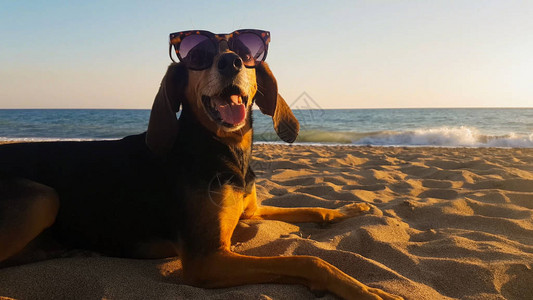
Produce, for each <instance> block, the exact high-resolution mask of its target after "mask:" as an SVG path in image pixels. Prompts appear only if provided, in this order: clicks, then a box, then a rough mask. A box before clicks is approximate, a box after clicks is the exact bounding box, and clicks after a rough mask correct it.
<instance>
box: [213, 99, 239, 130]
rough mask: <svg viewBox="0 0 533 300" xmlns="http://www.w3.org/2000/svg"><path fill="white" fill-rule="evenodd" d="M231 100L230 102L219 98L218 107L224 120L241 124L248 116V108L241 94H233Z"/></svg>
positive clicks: (233, 123) (232, 123)
mask: <svg viewBox="0 0 533 300" xmlns="http://www.w3.org/2000/svg"><path fill="white" fill-rule="evenodd" d="M230 100H231V101H230V103H227V102H224V101H222V100H221V99H217V101H216V108H217V110H218V112H219V113H220V117H221V118H222V120H224V122H226V123H228V124H231V125H237V124H240V123H242V122H243V121H244V118H245V117H246V108H245V107H244V104H243V103H242V99H241V96H239V95H231V96H230Z"/></svg>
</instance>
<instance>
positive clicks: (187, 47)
mask: <svg viewBox="0 0 533 300" xmlns="http://www.w3.org/2000/svg"><path fill="white" fill-rule="evenodd" d="M216 52H217V51H216V46H215V45H214V44H213V42H212V41H211V40H210V39H209V38H208V37H206V36H204V35H199V34H197V35H189V36H186V37H185V38H183V40H182V41H181V43H180V46H179V56H180V57H181V59H182V60H183V62H185V63H186V64H187V65H188V66H189V67H190V68H193V69H203V68H208V67H209V66H210V65H211V64H212V63H213V57H215V55H216Z"/></svg>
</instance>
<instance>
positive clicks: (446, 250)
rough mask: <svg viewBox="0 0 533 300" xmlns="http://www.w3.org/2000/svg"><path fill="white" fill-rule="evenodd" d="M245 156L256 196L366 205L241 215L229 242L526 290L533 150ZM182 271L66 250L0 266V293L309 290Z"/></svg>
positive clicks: (451, 291)
mask: <svg viewBox="0 0 533 300" xmlns="http://www.w3.org/2000/svg"><path fill="white" fill-rule="evenodd" d="M253 164H254V167H255V170H256V173H257V175H258V181H257V185H258V187H257V189H258V198H259V200H260V201H262V203H263V204H267V205H274V206H282V207H296V206H319V207H327V208H336V207H341V206H343V205H346V204H348V203H351V202H353V201H356V202H359V201H364V202H367V203H369V204H371V205H372V207H373V208H372V210H371V211H370V212H369V213H367V214H364V215H361V216H357V217H354V218H351V219H348V220H345V221H342V222H340V223H337V224H332V225H328V226H325V227H324V226H320V225H317V224H288V223H283V222H279V221H242V222H241V223H240V224H239V225H238V228H237V229H236V232H235V235H234V238H233V242H234V246H233V248H234V250H235V251H236V252H238V253H243V254H248V255H257V256H273V255H295V254H302V255H315V256H319V257H321V258H323V259H325V260H327V261H329V262H330V263H332V264H334V265H335V266H337V267H339V268H340V269H342V270H343V271H345V272H346V273H348V274H350V275H351V276H353V277H355V278H356V279H358V280H360V281H362V282H363V283H365V284H368V285H370V286H373V287H379V288H382V289H385V290H386V291H389V292H392V293H395V294H399V295H402V296H404V297H405V298H407V299H484V300H485V299H533V149H490V148H482V149H479V148H478V149H463V148H461V149H454V148H382V147H348V146H339V147H311V146H299V145H296V146H285V145H255V146H254V163H253ZM180 270H181V264H180V261H179V259H177V258H173V259H165V260H132V259H121V258H110V257H98V256H92V257H86V256H79V255H75V256H74V257H70V258H62V259H54V260H48V261H44V262H38V263H33V264H27V265H23V266H17V267H10V268H5V269H0V296H5V297H12V298H17V299H37V298H41V299H58V298H65V299H96V298H105V299H141V298H142V299H183V298H191V299H204V298H216V299H309V298H314V297H315V295H314V294H312V293H311V292H309V291H308V290H307V289H306V288H305V287H303V286H298V285H273V284H261V285H248V286H241V287H233V288H226V289H216V290H206V289H199V288H195V287H191V286H187V285H183V284H182V283H181V282H182V279H181V272H180ZM0 298H2V297H0ZM334 298H335V297H334V296H332V295H330V294H327V295H326V296H325V297H324V298H322V299H334Z"/></svg>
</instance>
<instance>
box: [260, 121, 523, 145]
mask: <svg viewBox="0 0 533 300" xmlns="http://www.w3.org/2000/svg"><path fill="white" fill-rule="evenodd" d="M255 140H256V141H263V142H272V141H277V140H279V139H278V138H277V136H276V135H275V134H274V133H272V134H271V133H268V134H256V135H255ZM296 142H298V143H318V144H353V145H369V146H433V147H510V148H533V133H531V134H529V135H523V134H522V135H521V134H516V133H513V132H511V133H508V134H505V135H484V134H482V133H481V132H480V131H479V130H478V129H476V128H472V127H465V126H461V127H439V128H428V129H416V130H411V131H376V132H338V131H322V130H302V131H301V132H300V134H299V136H298V139H297V140H296Z"/></svg>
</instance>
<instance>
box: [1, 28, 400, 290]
mask: <svg viewBox="0 0 533 300" xmlns="http://www.w3.org/2000/svg"><path fill="white" fill-rule="evenodd" d="M269 41H270V33H269V32H267V31H260V30H239V31H235V32H233V33H231V34H222V35H218V34H213V33H210V32H207V31H185V32H179V33H173V34H171V35H170V47H169V53H170V55H171V58H172V60H174V59H173V57H172V49H174V50H175V52H176V55H177V56H178V58H179V62H176V61H174V62H173V63H171V64H170V66H169V67H168V70H167V72H166V74H165V76H164V77H163V80H162V82H161V86H160V88H159V91H158V93H157V95H156V97H155V100H154V103H153V107H152V110H151V113H150V119H149V124H148V129H147V131H146V132H145V133H142V134H138V135H132V136H127V137H125V138H123V139H120V140H113V141H82V142H35V143H15V144H5V145H2V146H0V262H2V261H3V262H4V263H6V262H7V263H8V262H9V261H12V260H14V259H15V258H17V257H18V256H20V253H21V252H22V253H23V252H24V250H25V249H26V248H27V247H28V245H29V244H31V243H32V241H35V240H36V239H37V238H39V237H41V236H42V235H43V234H45V233H46V234H49V235H51V236H53V237H54V238H55V239H57V240H59V241H61V242H62V243H64V244H65V245H69V246H71V247H74V248H79V249H88V250H91V251H97V252H99V253H102V254H104V255H110V256H118V257H132V258H166V257H174V256H179V257H180V258H181V260H182V265H183V276H184V280H185V282H186V283H187V284H190V285H193V286H197V287H203V288H222V287H230V286H236V285H243V284H253V283H287V284H288V283H290V284H294V283H299V284H304V285H306V286H308V287H309V288H311V289H312V290H320V291H329V292H331V293H333V294H335V295H337V296H340V297H342V298H345V299H401V297H398V296H394V295H391V294H389V293H387V292H384V291H382V290H380V289H377V288H371V287H368V286H366V285H364V284H362V283H361V282H359V281H357V280H355V279H354V278H352V277H350V276H349V275H347V274H345V273H343V272H342V271H340V270H339V269H338V268H336V267H334V266H333V265H331V264H329V263H327V262H325V261H324V260H322V259H320V258H317V257H311V256H292V257H252V256H245V255H240V254H237V253H234V252H232V251H231V250H230V246H231V236H232V234H233V231H234V229H235V227H236V225H237V223H238V222H239V220H240V219H254V220H263V219H265V220H266V219H269V220H281V221H286V222H338V221H341V220H343V219H346V218H348V217H352V216H355V215H357V214H359V213H361V212H365V211H367V210H369V206H368V205H366V204H364V203H354V204H351V205H348V206H345V207H342V208H340V209H325V208H278V207H270V206H260V205H258V204H257V199H256V187H255V183H254V181H255V174H254V172H253V171H252V169H251V167H250V160H251V155H252V133H253V130H252V105H253V103H254V102H255V103H256V104H257V105H258V106H259V108H260V110H261V112H262V113H263V114H266V115H269V116H271V117H272V120H273V125H274V129H275V131H276V132H277V134H278V136H279V137H280V138H281V139H282V140H283V141H285V142H289V143H292V142H293V141H294V140H295V139H296V137H297V135H298V131H299V123H298V121H297V120H296V118H295V117H294V115H293V113H292V112H291V110H290V108H289V106H288V105H287V103H286V102H285V100H284V99H283V98H282V97H281V96H280V95H279V94H278V88H277V82H276V79H275V78H274V76H273V74H272V72H271V70H270V69H269V67H268V65H267V64H266V62H264V60H265V57H266V53H267V49H268V43H269ZM180 109H181V114H180V115H179V119H178V118H177V116H176V113H177V112H178V111H180Z"/></svg>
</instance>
